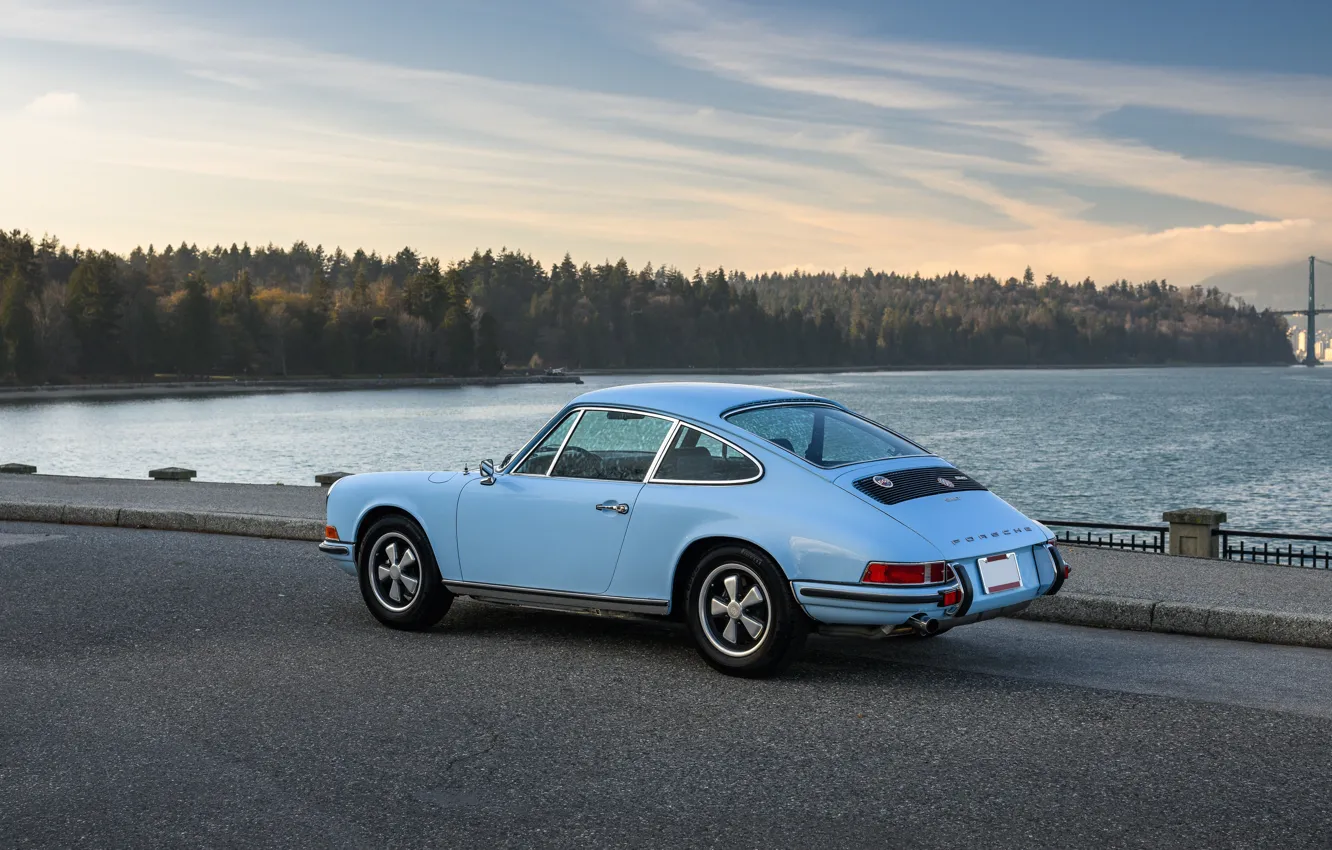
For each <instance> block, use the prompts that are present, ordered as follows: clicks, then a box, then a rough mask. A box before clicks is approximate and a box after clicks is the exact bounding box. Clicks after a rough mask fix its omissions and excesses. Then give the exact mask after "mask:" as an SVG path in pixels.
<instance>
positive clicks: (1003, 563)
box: [977, 552, 1022, 593]
mask: <svg viewBox="0 0 1332 850" xmlns="http://www.w3.org/2000/svg"><path fill="white" fill-rule="evenodd" d="M977 563H978V566H980V574H981V584H983V585H985V592H986V593H998V592H999V591H1001V590H1012V589H1013V588H1015V587H1021V586H1022V573H1020V572H1019V571H1018V559H1017V555H1015V554H1014V553H1012V552H1009V553H1008V554H1007V555H990V556H989V557H987V558H981V559H980V561H979V562H977Z"/></svg>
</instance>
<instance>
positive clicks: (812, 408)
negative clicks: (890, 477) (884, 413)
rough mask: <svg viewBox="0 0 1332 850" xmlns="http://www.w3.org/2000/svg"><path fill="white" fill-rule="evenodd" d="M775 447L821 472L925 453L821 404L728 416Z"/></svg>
mask: <svg viewBox="0 0 1332 850" xmlns="http://www.w3.org/2000/svg"><path fill="white" fill-rule="evenodd" d="M726 419H727V421H728V422H730V423H731V424H733V425H737V426H739V427H741V428H744V429H745V430H746V431H748V432H750V433H751V434H755V435H757V436H759V437H762V438H763V439H765V440H767V441H768V442H770V443H772V444H773V445H775V446H777V447H778V448H782V449H785V450H786V451H788V452H791V453H792V454H795V455H799V456H800V457H802V458H804V459H805V460H807V461H809V462H810V463H812V464H814V465H816V466H821V467H824V468H825V469H827V468H831V467H834V466H846V465H848V464H852V463H862V462H864V461H867V460H882V459H884V458H893V457H911V456H919V455H924V454H928V452H926V451H925V450H924V449H922V448H921V447H920V446H917V445H916V444H915V443H912V442H911V441H910V440H908V439H906V438H905V437H902V436H899V435H897V434H894V433H893V432H892V431H889V430H888V429H887V428H884V427H883V426H881V425H877V424H875V423H873V422H871V421H869V420H868V419H861V418H860V417H859V416H856V415H854V414H852V413H848V412H847V411H845V410H842V409H840V408H836V407H829V406H827V405H820V404H781V405H772V406H770V407H756V408H753V409H751V410H741V411H738V412H736V413H732V414H731V415H730V416H728V417H726Z"/></svg>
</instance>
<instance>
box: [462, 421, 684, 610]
mask: <svg viewBox="0 0 1332 850" xmlns="http://www.w3.org/2000/svg"><path fill="white" fill-rule="evenodd" d="M673 425H674V422H673V420H670V419H667V418H664V417H660V416H653V415H651V414H645V413H638V412H635V411H627V410H614V409H607V408H587V409H582V410H576V411H574V412H572V413H571V414H570V415H569V416H568V417H566V418H565V420H563V421H562V422H561V423H560V424H559V425H558V426H556V427H555V428H554V429H553V430H552V431H551V432H550V434H548V435H547V436H546V438H545V439H544V440H542V441H541V443H540V444H538V445H537V446H536V448H534V449H533V450H532V452H531V453H529V454H528V456H527V457H526V458H524V459H523V460H522V461H521V462H519V463H518V464H517V465H516V466H515V467H514V471H513V472H511V473H508V474H502V475H497V476H495V482H494V483H493V484H488V485H487V484H482V483H481V481H480V480H479V479H478V480H476V481H473V482H470V483H469V484H468V485H467V486H466V487H464V488H463V491H462V493H461V495H460V498H459V501H458V536H457V539H458V558H459V561H460V563H461V566H462V575H463V580H464V581H466V582H477V583H480V584H493V585H502V586H506V587H524V588H536V589H541V590H554V591H564V592H568V593H591V594H596V593H602V592H604V591H605V590H606V588H608V587H609V586H610V583H611V578H612V577H613V576H614V574H615V563H616V561H617V559H618V558H619V554H620V547H621V545H622V544H623V543H624V535H625V532H626V530H627V529H628V527H629V523H630V522H631V521H632V520H633V516H634V505H635V503H636V502H637V500H638V493H639V491H640V490H641V489H642V487H643V481H644V480H645V479H646V478H647V474H648V471H649V469H650V468H651V467H652V464H653V463H654V461H655V460H656V456H657V452H658V450H659V449H660V448H661V445H662V443H663V442H664V441H665V439H666V436H667V434H668V433H669V432H670V430H671V428H672V426H673Z"/></svg>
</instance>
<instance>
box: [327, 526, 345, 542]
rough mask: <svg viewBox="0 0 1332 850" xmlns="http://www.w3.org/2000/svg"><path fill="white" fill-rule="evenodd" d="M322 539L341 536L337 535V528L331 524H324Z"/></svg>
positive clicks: (333, 538)
mask: <svg viewBox="0 0 1332 850" xmlns="http://www.w3.org/2000/svg"><path fill="white" fill-rule="evenodd" d="M324 539H325V540H341V539H342V538H341V537H339V536H338V530H337V529H336V528H334V527H333V526H331V525H326V526H324Z"/></svg>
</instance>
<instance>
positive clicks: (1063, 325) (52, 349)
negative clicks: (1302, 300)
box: [0, 230, 1294, 384]
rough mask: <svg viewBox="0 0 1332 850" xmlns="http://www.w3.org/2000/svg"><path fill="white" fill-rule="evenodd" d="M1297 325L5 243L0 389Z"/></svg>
mask: <svg viewBox="0 0 1332 850" xmlns="http://www.w3.org/2000/svg"><path fill="white" fill-rule="evenodd" d="M1293 361H1294V355H1293V353H1292V351H1291V348H1290V345H1289V343H1288V341H1287V336H1286V323H1285V320H1284V319H1283V318H1282V317H1280V316H1277V315H1274V314H1272V313H1270V312H1268V311H1258V310H1255V309H1254V308H1252V307H1250V306H1247V305H1245V304H1243V303H1242V302H1240V301H1237V300H1235V299H1232V298H1231V297H1230V296H1229V295H1226V294H1224V293H1221V292H1219V291H1217V290H1215V289H1212V290H1202V289H1200V288H1196V287H1195V288H1190V289H1178V288H1176V287H1173V286H1170V285H1168V284H1166V283H1165V282H1163V281H1148V282H1146V283H1140V284H1130V283H1128V282H1126V281H1118V282H1115V283H1113V284H1110V285H1106V286H1100V287H1098V286H1096V285H1095V284H1094V283H1093V282H1092V281H1090V280H1084V281H1081V282H1078V283H1069V282H1065V281H1062V280H1060V279H1059V278H1057V277H1053V276H1046V277H1045V278H1044V279H1043V280H1041V281H1037V279H1036V277H1035V275H1034V274H1033V273H1032V271H1031V269H1027V270H1026V273H1025V274H1024V275H1023V277H1022V278H1009V279H1007V280H1002V281H1001V280H998V279H996V278H994V277H991V276H988V275H982V276H977V277H969V276H966V275H962V274H960V273H954V274H949V275H942V276H937V277H930V278H924V277H921V276H919V275H911V276H906V275H901V274H896V273H883V272H875V271H872V270H866V271H865V272H863V273H860V274H848V273H846V272H842V273H841V274H833V273H827V272H825V273H817V274H810V273H803V272H798V273H793V274H773V273H769V274H761V275H756V276H751V275H747V274H745V273H743V272H735V271H731V272H728V271H725V270H723V269H717V270H715V271H708V272H704V271H701V270H699V271H695V272H694V273H693V274H692V275H686V274H685V273H684V272H682V271H680V270H679V269H676V268H674V267H669V266H651V265H649V266H647V267H645V268H643V269H641V270H639V271H634V270H632V269H631V268H630V267H629V266H628V264H627V263H626V262H625V261H624V260H623V259H622V260H620V261H618V262H615V263H611V262H606V263H602V264H600V265H595V266H594V265H591V264H589V263H584V264H582V265H576V264H575V263H574V261H573V259H572V258H571V257H569V256H567V255H566V256H565V257H564V259H563V260H562V261H560V262H558V263H552V264H551V265H550V266H549V267H546V266H543V265H542V264H541V263H540V262H538V261H537V260H535V259H533V258H532V257H530V256H528V255H526V254H523V253H521V252H517V251H510V250H507V249H505V250H501V251H499V252H492V251H486V252H484V253H482V252H479V251H478V252H475V253H473V254H472V255H471V256H470V257H467V258H465V259H461V260H457V261H453V262H449V263H447V264H445V263H442V262H441V261H439V260H438V259H434V258H430V257H425V256H422V255H420V254H418V253H417V252H415V251H413V250H411V249H410V248H404V249H403V250H401V251H399V252H398V253H396V254H394V255H393V256H391V257H381V256H379V255H378V254H375V253H366V252H364V251H361V250H357V251H356V252H354V253H352V254H347V253H345V252H343V251H342V250H341V249H337V250H335V251H333V252H331V253H326V252H325V251H324V250H323V249H322V248H319V247H316V248H311V247H310V246H308V245H307V244H305V243H303V242H298V243H296V244H295V245H293V246H292V247H290V248H280V247H274V246H272V245H269V246H264V247H261V248H253V249H252V248H250V247H249V246H248V245H245V246H236V245H232V246H231V247H230V248H222V247H220V246H218V247H214V248H212V249H206V250H201V249H199V248H197V247H196V246H193V245H187V244H184V243H182V244H180V245H179V246H175V247H173V246H170V245H168V246H167V247H165V248H163V249H162V250H161V251H158V250H157V249H156V248H154V247H153V246H149V247H148V248H147V249H142V248H136V249H135V250H134V251H132V252H130V254H129V255H128V256H119V255H116V254H113V253H110V252H105V251H93V250H88V249H83V248H73V249H71V248H68V247H66V246H64V245H62V244H61V243H60V242H59V240H58V239H55V238H53V237H43V238H42V239H39V240H35V239H33V238H32V237H31V236H30V235H28V234H25V233H22V232H20V231H17V230H14V231H10V232H8V233H3V232H0V380H10V381H16V382H18V383H24V384H31V383H41V382H46V381H49V382H53V383H58V382H68V381H75V380H89V379H113V380H118V379H134V378H145V377H151V376H153V375H163V374H168V375H175V376H180V377H197V376H205V375H232V376H245V377H269V376H295V375H329V376H341V375H358V374H359V375H365V374H400V375H436V374H442V375H473V374H479V375H494V374H498V373H499V372H501V371H502V370H503V369H504V368H505V367H506V365H507V366H508V367H510V368H512V367H531V368H543V367H556V366H560V367H567V368H573V369H578V368H587V369H615V368H624V369H652V368H686V367H693V368H698V369H728V368H744V367H764V368H780V367H797V366H806V367H838V366H889V367H891V366H967V365H976V366H996V365H1011V366H1025V365H1050V366H1055V365H1061V366H1066V365H1094V364H1126V365H1129V364H1143V365H1146V364H1160V363H1169V362H1189V363H1290V362H1293Z"/></svg>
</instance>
